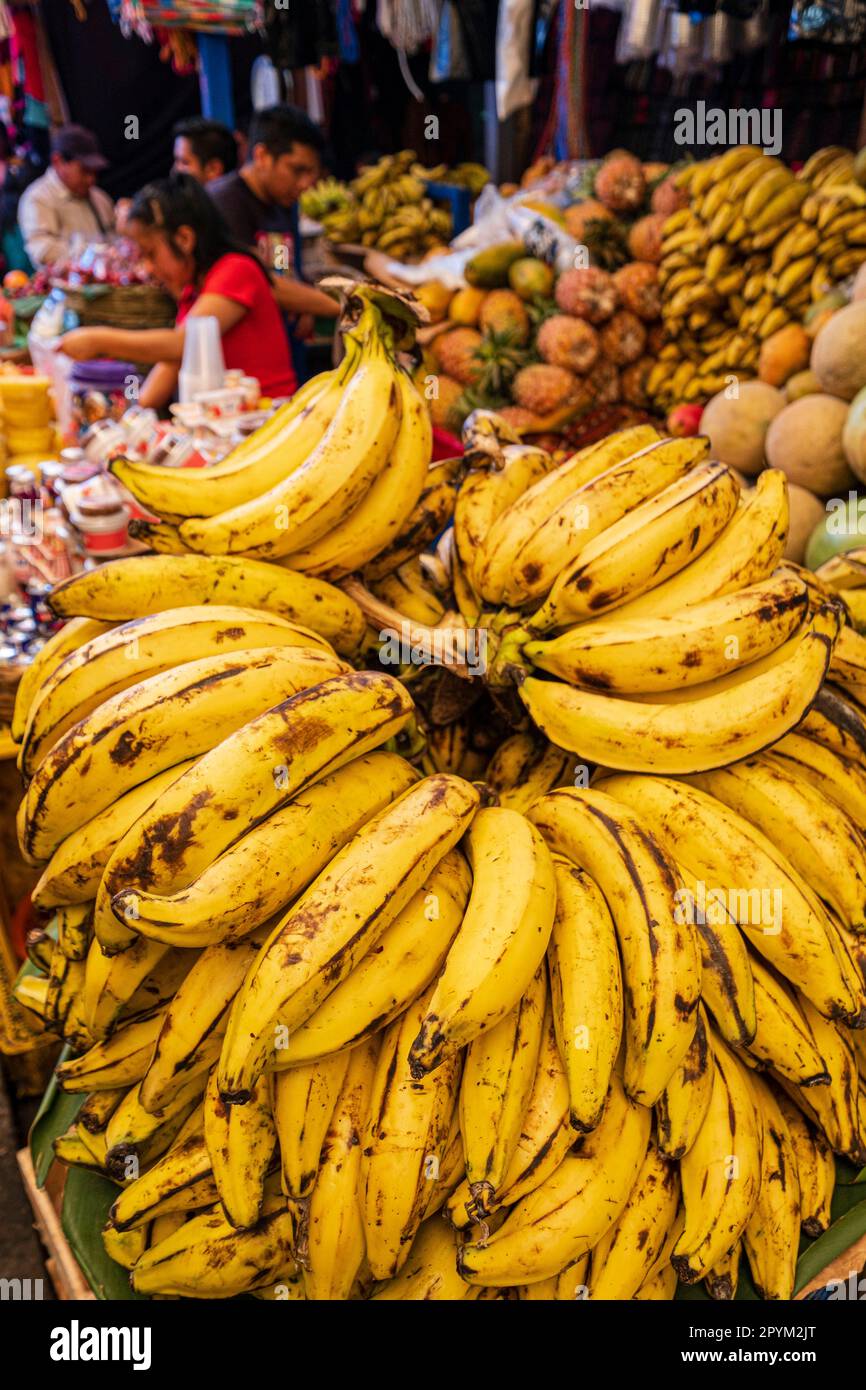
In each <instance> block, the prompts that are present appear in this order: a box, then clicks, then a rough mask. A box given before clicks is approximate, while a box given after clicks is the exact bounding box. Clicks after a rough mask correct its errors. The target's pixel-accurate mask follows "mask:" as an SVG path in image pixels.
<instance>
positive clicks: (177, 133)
mask: <svg viewBox="0 0 866 1390" xmlns="http://www.w3.org/2000/svg"><path fill="white" fill-rule="evenodd" d="M179 137H183V138H184V139H186V140H188V141H189V143H190V146H191V147H192V152H193V154H194V155H195V157H196V159H197V160H199V162H200V163H201V164H202V165H204V164H207V162H208V160H210V159H218V160H219V161H220V163H221V164H222V166H223V173H224V174H230V173H231V172H232V170H233V169H236V168H237V164H238V146H237V141H236V140H235V137H234V135H233V134H232V132H231V131H230V130H229V128H228V126H226V125H223V124H222V122H221V121H209V120H208V119H207V117H206V116H190V117H188V119H187V120H185V121H178V123H177V125H176V126H175V128H174V138H175V139H176V140H177V139H178V138H179Z"/></svg>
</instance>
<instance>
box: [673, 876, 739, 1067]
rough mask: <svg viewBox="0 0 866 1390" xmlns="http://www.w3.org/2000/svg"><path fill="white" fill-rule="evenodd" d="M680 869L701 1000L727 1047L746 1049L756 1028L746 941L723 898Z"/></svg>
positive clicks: (683, 909) (684, 905)
mask: <svg viewBox="0 0 866 1390" xmlns="http://www.w3.org/2000/svg"><path fill="white" fill-rule="evenodd" d="M677 869H678V871H679V874H680V877H681V878H682V881H683V890H684V891H683V896H682V898H681V899H680V900H679V906H680V909H681V911H682V912H685V913H687V914H688V918H689V920H690V921H693V922H694V924H695V926H696V928H697V933H698V944H699V946H700V951H701V998H702V999H703V1002H704V1003H705V1004H706V1006H707V1008H708V1009H709V1010H710V1013H711V1014H712V1015H713V1018H714V1019H715V1022H716V1028H717V1029H718V1031H719V1033H721V1035H722V1037H723V1038H724V1040H725V1042H727V1043H730V1044H731V1045H732V1046H734V1047H745V1046H747V1045H748V1043H750V1042H751V1041H752V1038H753V1037H754V1036H755V1029H756V1028H757V1026H758V1021H757V1016H756V1013H755V983H754V979H753V977H752V965H751V958H750V956H749V952H748V951H747V949H746V942H745V938H744V937H743V934H742V932H741V931H740V929H739V927H738V926H737V920H736V918H735V917H734V916H733V914H732V913H731V911H730V909H729V907H728V904H727V901H726V899H725V896H724V894H723V893H714V892H713V891H712V890H711V891H710V892H709V893H708V892H707V887H706V884H705V883H704V884H699V883H698V880H697V879H696V878H695V876H694V874H693V873H692V872H691V870H690V869H689V868H687V867H686V865H685V864H684V863H683V862H682V861H681V860H678V861H677Z"/></svg>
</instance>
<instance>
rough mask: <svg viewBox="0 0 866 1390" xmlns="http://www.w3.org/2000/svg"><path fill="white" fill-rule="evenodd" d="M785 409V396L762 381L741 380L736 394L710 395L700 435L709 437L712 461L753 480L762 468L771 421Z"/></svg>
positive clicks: (702, 417)
mask: <svg viewBox="0 0 866 1390" xmlns="http://www.w3.org/2000/svg"><path fill="white" fill-rule="evenodd" d="M784 406H785V397H784V396H783V395H782V392H781V391H777V390H776V388H775V386H768V385H767V383H766V382H764V381H744V382H743V383H742V384H741V386H740V388H739V394H738V395H737V396H735V397H730V398H729V397H728V395H727V394H726V391H720V392H719V394H718V395H717V396H713V398H712V400H710V401H708V403H707V405H706V407H705V408H704V413H703V415H702V416H701V433H702V434H706V435H709V438H710V443H711V444H712V446H713V458H715V459H718V460H719V462H720V463H729V464H730V465H731V467H732V468H736V469H738V470H739V472H740V473H745V474H746V475H747V476H748V477H754V476H755V474H756V473H760V471H761V469H762V467H763V465H764V440H765V438H766V435H767V430H768V428H769V425H770V422H771V421H772V420H774V419H775V417H776V416H777V415H778V414H779V412H780V411H781V410H783V409H784Z"/></svg>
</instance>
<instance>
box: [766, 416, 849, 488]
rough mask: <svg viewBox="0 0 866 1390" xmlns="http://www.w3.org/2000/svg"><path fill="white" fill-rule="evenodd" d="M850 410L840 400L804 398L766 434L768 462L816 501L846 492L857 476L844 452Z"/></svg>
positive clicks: (777, 420)
mask: <svg viewBox="0 0 866 1390" xmlns="http://www.w3.org/2000/svg"><path fill="white" fill-rule="evenodd" d="M847 416H848V407H847V405H846V404H845V402H844V401H840V400H839V398H838V396H826V395H815V396H801V397H800V399H799V400H798V401H791V403H790V405H786V406H785V408H784V410H780V411H779V414H778V415H777V416H776V417H775V419H774V420H773V422H772V424H771V425H770V428H769V429H768V430H767V440H766V450H767V462H768V463H769V464H770V466H771V467H772V468H781V470H782V472H783V473H784V474H785V475H786V476H787V478H788V481H789V482H791V483H798V484H799V485H800V487H805V488H808V489H809V491H810V492H814V493H815V495H816V496H817V497H829V496H830V495H831V494H832V493H838V492H847V490H848V489H849V488H850V487H851V486H853V484H854V482H855V479H854V475H853V473H852V472H851V470H850V468H849V467H848V461H847V459H846V458H845V454H844V452H843V450H842V431H843V429H844V428H845V420H846V418H847Z"/></svg>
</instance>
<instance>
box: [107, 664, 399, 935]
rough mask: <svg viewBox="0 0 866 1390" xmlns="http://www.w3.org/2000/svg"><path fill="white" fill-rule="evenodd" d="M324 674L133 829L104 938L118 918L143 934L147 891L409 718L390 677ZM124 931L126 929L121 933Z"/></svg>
mask: <svg viewBox="0 0 866 1390" xmlns="http://www.w3.org/2000/svg"><path fill="white" fill-rule="evenodd" d="M304 666H306V662H304ZM301 669H302V670H303V669H304V667H302V668H301ZM327 676H331V677H332V678H331V679H328V678H327ZM327 676H326V678H325V679H324V680H323V681H322V682H321V683H318V684H317V683H311V682H310V681H309V680H305V679H304V677H303V676H301V677H300V678H299V680H298V682H297V683H296V689H297V686H298V685H300V682H301V680H303V681H304V685H305V686H307V688H306V689H304V688H303V687H301V689H300V691H298V693H296V694H295V693H292V695H291V698H289V699H287V700H283V701H282V703H280V704H276V705H274V707H273V708H272V709H269V710H266V711H265V713H264V714H261V715H259V717H258V718H253V719H250V722H249V723H248V724H244V725H243V726H242V727H241V728H240V729H238V730H237V732H235V733H233V734H231V735H230V736H229V737H227V738H225V739H223V741H222V742H221V743H219V744H218V745H217V746H216V747H215V748H212V749H211V751H210V752H209V753H206V754H205V756H204V757H202V758H200V759H199V761H198V762H197V763H196V765H195V767H192V768H190V770H189V771H188V772H186V773H184V775H183V777H182V778H180V779H179V781H177V782H175V783H173V785H172V786H171V787H169V788H168V789H167V791H165V792H163V794H162V796H161V797H160V798H159V799H158V800H157V801H156V802H155V803H154V804H153V806H151V807H150V808H149V810H148V811H147V812H146V813H145V814H144V815H143V816H141V817H140V818H139V820H138V821H137V822H136V824H135V825H133V826H132V827H131V828H130V830H128V831H127V833H126V835H125V836H124V837H123V839H122V840H121V841H120V842H119V843H118V845H117V847H116V848H115V850H114V852H113V854H112V856H111V858H110V860H109V861H108V864H107V865H106V868H105V873H104V874H103V877H102V882H101V883H100V886H99V891H98V893H97V898H96V915H95V927H96V933H97V936H99V938H100V940H103V941H110V940H111V935H112V922H113V920H114V918H116V919H117V921H118V922H119V923H122V924H131V925H132V927H133V928H134V929H135V930H137V931H140V933H141V935H143V936H144V935H147V934H148V932H149V922H148V916H147V913H148V903H147V901H146V900H144V899H141V898H140V894H141V893H142V891H144V892H150V893H153V892H156V893H157V894H160V895H163V894H164V893H165V892H166V891H168V892H169V893H171V892H177V891H178V890H179V889H182V888H186V887H189V885H190V884H191V883H193V882H194V881H195V879H196V878H197V877H198V876H199V874H201V873H203V872H204V871H205V870H206V869H208V868H209V867H210V866H211V865H212V864H213V862H214V858H215V856H216V855H218V854H220V853H221V852H222V851H224V850H226V849H227V848H228V847H229V845H231V844H232V842H233V841H235V840H237V839H238V837H239V836H241V835H243V834H244V833H245V832H246V831H248V830H250V829H252V827H253V826H255V825H256V823H258V822H260V821H262V820H263V819H264V818H265V817H266V816H269V815H270V814H271V813H272V812H274V811H278V810H279V809H280V808H281V807H282V806H284V805H285V803H286V802H287V801H289V800H290V799H291V798H292V797H293V796H294V795H295V794H296V793H298V792H301V791H303V790H304V788H305V787H307V786H309V784H310V783H311V782H315V781H316V780H318V778H320V777H321V776H322V775H323V774H324V773H327V772H335V771H336V770H337V769H339V768H340V767H343V766H344V765H345V764H346V763H348V762H349V761H350V760H351V759H352V758H353V757H355V756H357V755H360V754H363V753H366V752H369V751H370V750H372V749H373V748H375V747H376V745H377V744H380V743H383V742H385V740H386V739H388V738H390V737H391V736H392V735H393V734H396V733H397V732H398V731H399V730H400V729H401V728H402V727H403V725H404V724H405V723H406V721H407V720H408V718H409V716H410V714H411V712H412V708H413V706H412V701H411V699H410V697H409V695H408V693H407V691H406V690H405V688H404V687H403V686H402V685H401V684H400V683H399V681H397V680H395V678H394V677H393V676H389V675H385V674H377V673H374V672H370V671H366V672H365V671H352V672H351V673H349V674H346V675H337V673H336V672H334V671H330V672H328V673H327ZM392 785H393V784H392ZM337 829H338V831H339V818H338V821H337ZM309 848H310V849H313V846H312V845H311V846H310V847H309ZM112 914H113V917H112ZM160 915H163V916H164V915H165V908H164V907H163V908H162V913H160V911H159V905H156V916H157V924H158V934H159V936H160V937H164V936H167V937H168V939H169V940H171V932H170V931H166V930H165V925H164V924H163V923H160V922H159V917H160ZM251 925H253V924H252V923H251ZM182 927H183V921H182V920H181V928H182ZM128 931H129V926H127V925H124V926H123V927H122V933H128Z"/></svg>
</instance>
